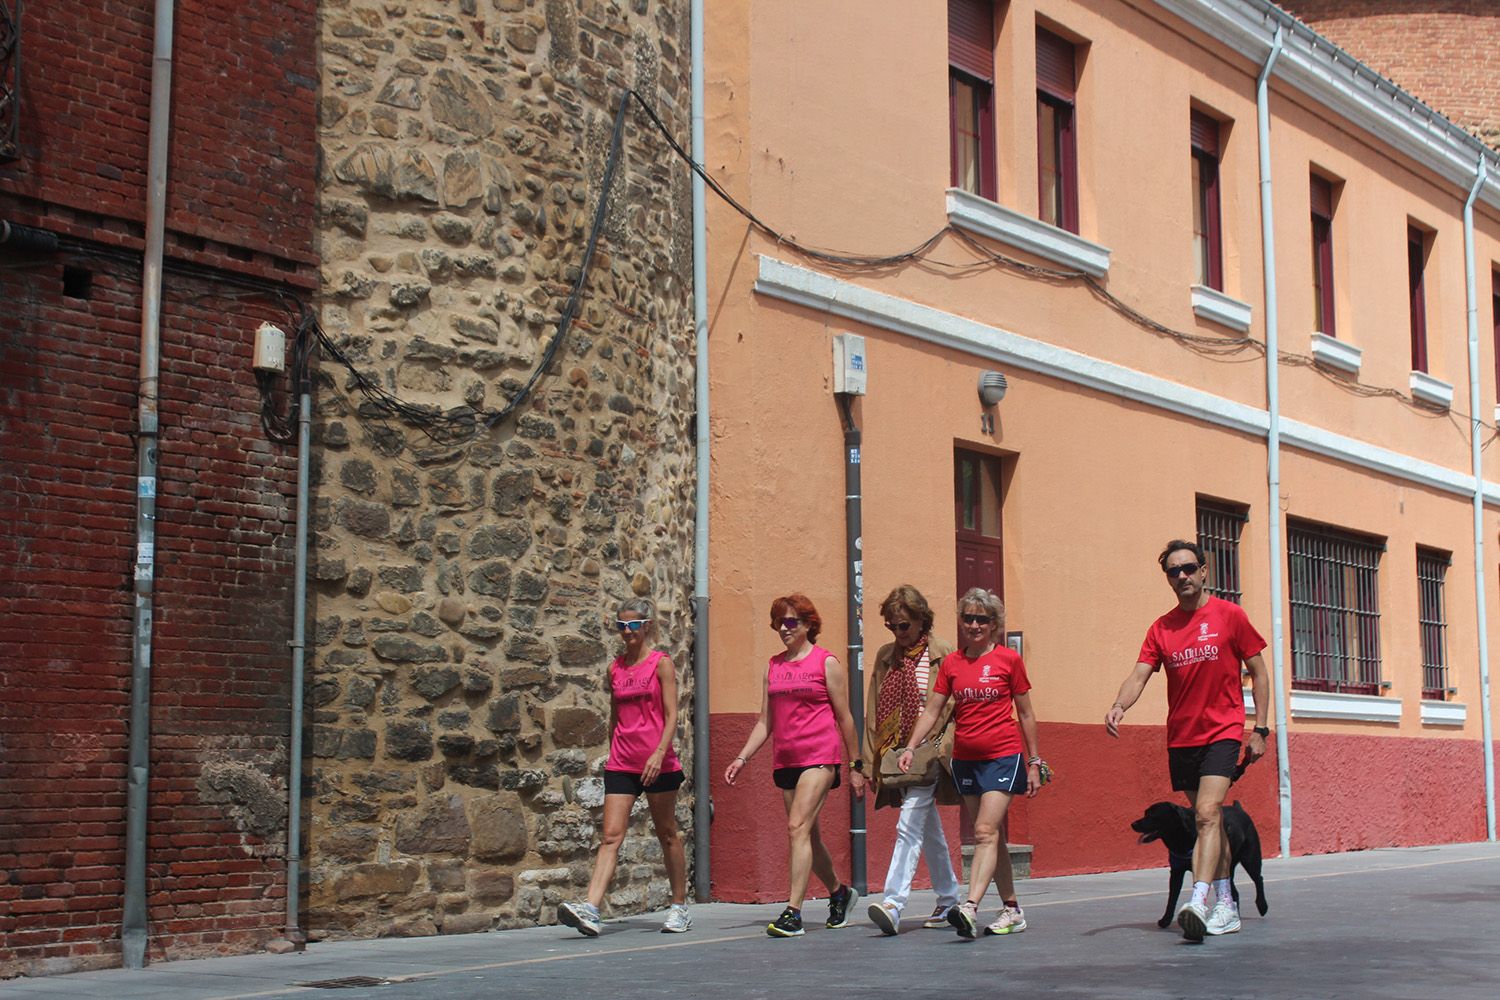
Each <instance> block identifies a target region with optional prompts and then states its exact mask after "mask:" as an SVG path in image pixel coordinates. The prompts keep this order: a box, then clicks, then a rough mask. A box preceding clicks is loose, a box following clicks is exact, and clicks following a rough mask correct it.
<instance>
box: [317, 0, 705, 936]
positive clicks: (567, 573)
mask: <svg viewBox="0 0 1500 1000" xmlns="http://www.w3.org/2000/svg"><path fill="white" fill-rule="evenodd" d="M688 31H689V23H688V12H687V5H686V3H684V2H681V0H673V2H660V0H629V2H628V3H627V2H620V3H608V2H598V0H453V2H447V0H411V2H405V3H402V2H393V0H388V2H384V3H379V2H359V0H325V2H324V4H323V8H322V73H321V76H322V89H321V99H320V109H319V110H320V135H321V146H322V156H323V161H322V174H321V179H320V192H319V233H320V240H321V246H320V251H321V256H322V260H323V274H322V279H323V303H322V308H321V317H322V322H323V325H324V328H325V329H326V330H327V332H328V333H329V334H330V336H332V337H333V338H334V339H335V340H336V341H338V342H339V343H340V344H341V345H343V347H344V349H345V350H346V352H347V353H348V355H349V356H350V358H351V359H352V360H353V362H354V363H355V365H356V366H357V367H358V368H359V369H360V370H361V371H362V372H365V373H366V374H368V375H369V376H370V377H371V378H372V379H374V380H375V381H377V382H378V383H379V384H380V385H381V386H383V387H384V388H385V389H387V390H389V391H391V392H394V393H396V394H398V395H399V396H400V397H401V398H402V399H404V400H406V401H408V402H411V403H416V404H424V405H432V406H434V407H437V408H441V409H445V410H449V409H453V408H459V407H472V408H475V409H480V410H486V409H488V410H493V409H497V408H499V407H500V406H502V405H503V404H504V403H505V401H507V400H508V399H510V398H512V397H513V395H514V394H515V393H516V392H517V391H518V390H519V389H520V387H521V385H522V383H523V382H524V381H525V380H526V378H527V376H528V375H529V373H530V371H531V370H532V368H533V366H534V365H536V364H537V363H538V359H539V357H540V355H541V352H542V350H543V348H544V347H545V344H546V342H547V340H548V338H549V337H550V336H551V335H552V333H553V332H554V330H555V329H556V324H557V320H558V316H559V313H560V311H561V309H562V305H563V303H564V301H565V300H566V298H567V294H568V290H569V286H570V284H571V282H572V281H573V280H574V278H575V277H576V275H577V274H578V267H579V264H580V261H581V259H582V255H583V245H584V241H585V238H586V236H587V234H588V231H589V228H590V225H591V222H592V217H593V212H594V208H595V205H596V203H597V200H598V197H599V194H600V184H601V178H602V175H603V171H604V163H605V157H606V153H607V149H608V144H609V134H610V128H611V126H612V123H613V118H614V111H615V108H616V107H617V102H618V101H619V100H620V99H621V97H622V94H623V91H624V88H625V87H627V86H629V87H634V88H636V89H637V90H639V91H640V92H641V93H642V94H644V95H645V96H646V97H647V99H648V100H650V101H651V102H652V103H653V104H654V105H655V106H656V107H657V109H658V110H659V112H660V113H661V115H662V117H663V118H664V119H665V120H666V121H667V123H668V124H669V126H670V127H671V128H672V129H673V130H674V131H675V133H676V134H677V135H678V136H679V137H680V138H681V139H683V140H684V141H685V139H686V137H687V135H688V129H689V123H688V110H689V107H688V99H689V95H688V74H689V66H688V60H687V56H688V46H687V39H688ZM689 195H690V185H689V182H688V175H687V174H686V172H685V169H684V167H683V165H682V164H681V163H680V162H678V161H677V160H675V159H674V158H673V157H672V155H671V153H670V151H669V150H668V148H667V146H666V145H665V143H664V142H663V141H662V140H661V138H660V136H659V135H657V134H656V133H654V132H653V131H652V129H651V126H650V125H649V123H648V122H647V121H646V119H645V118H644V116H642V115H640V114H639V113H638V111H636V110H634V109H632V111H631V113H630V115H629V118H628V126H627V133H626V143H625V152H624V156H623V160H622V163H621V171H620V173H619V176H618V177H617V179H616V183H615V189H614V194H613V196H612V197H611V200H610V204H609V210H608V221H607V225H606V227H605V238H604V240H603V241H602V242H601V244H600V249H599V255H598V257H597V259H596V261H595V264H594V268H593V271H592V274H591V277H590V279H589V283H588V287H587V291H586V294H585V296H584V298H583V304H582V307H581V309H580V310H579V315H578V318H577V321H576V322H575V324H574V326H573V328H572V332H571V333H570V334H569V335H568V336H567V338H566V341H565V343H564V344H563V346H562V349H561V351H560V352H559V354H558V358H557V360H556V362H555V363H554V364H553V365H552V367H551V369H550V370H549V371H548V372H547V374H546V376H545V377H544V378H543V379H542V381H541V382H540V383H539V385H538V386H537V390H536V392H535V393H534V394H533V395H532V396H531V397H530V398H529V399H528V400H527V401H526V403H525V404H524V405H523V406H522V407H521V409H520V410H519V412H518V413H517V414H515V415H514V416H512V417H511V418H510V419H509V420H507V421H505V422H504V423H502V424H501V425H500V426H497V427H495V428H494V429H493V430H481V431H479V432H478V433H476V434H473V435H471V436H468V437H466V438H463V439H461V440H458V441H450V440H443V439H441V438H440V437H439V438H437V439H434V438H433V437H431V436H429V435H427V434H426V433H424V432H423V431H422V430H421V429H420V428H417V427H414V426H413V425H411V424H410V423H408V422H403V421H401V420H398V419H395V418H389V417H381V416H380V415H379V414H378V413H376V412H375V410H374V408H372V407H371V406H369V405H368V404H367V402H366V401H365V400H364V398H363V397H361V396H360V394H359V393H358V392H356V391H355V387H354V384H353V382H352V381H351V379H350V376H349V373H348V372H347V370H344V369H342V368H340V367H339V366H338V365H336V364H333V363H331V362H330V361H329V360H328V359H326V358H325V359H324V360H323V362H322V381H321V384H320V388H319V392H318V399H317V409H318V414H319V415H318V419H317V427H316V434H317V445H316V449H315V453H316V458H317V469H318V474H317V483H318V486H317V498H316V504H315V528H316V536H315V539H316V554H315V557H314V567H313V574H314V576H315V581H314V586H313V596H312V602H313V603H312V613H313V615H314V617H315V623H316V624H315V628H314V632H315V642H316V648H315V650H314V653H313V656H312V659H311V663H312V674H311V681H310V688H309V710H310V713H311V723H312V725H311V735H312V746H311V754H312V776H311V782H310V789H309V808H308V823H309V845H308V849H309V866H308V881H309V886H308V892H309V899H308V913H309V925H310V928H311V930H312V932H313V934H314V935H319V934H338V933H347V934H355V935H360V936H370V935H387V934H431V933H437V932H441V933H455V932H463V931H473V930H483V929H487V928H490V927H493V926H510V925H516V924H526V923H533V922H538V921H540V922H548V921H551V920H553V919H555V913H556V906H557V904H558V903H559V902H561V901H562V900H565V899H569V898H576V897H577V896H579V895H581V893H582V890H583V888H584V886H585V885H586V884H587V881H588V872H589V868H590V865H591V862H592V858H593V851H594V846H595V843H596V828H597V826H598V823H599V818H600V813H599V807H600V805H601V802H602V799H603V787H602V781H601V778H600V775H601V774H602V768H603V763H604V756H605V752H606V749H607V748H606V740H607V730H608V721H609V696H608V686H607V683H606V667H607V664H608V661H609V659H610V657H611V656H612V655H613V654H614V651H615V644H616V640H615V639H614V638H613V632H612V629H611V628H609V627H608V626H609V623H610V622H612V621H613V614H614V610H615V607H616V605H617V603H618V602H619V601H620V600H622V599H624V598H626V597H629V596H632V595H647V596H650V597H652V598H653V599H655V600H656V601H657V603H658V605H659V606H660V608H661V624H660V628H661V636H660V641H661V643H662V644H663V645H664V646H665V648H667V649H669V650H670V651H671V653H672V654H673V657H674V659H675V660H676V661H677V663H678V666H679V673H680V675H682V678H683V680H682V685H681V691H680V694H681V699H680V703H681V718H682V725H681V727H680V730H679V732H680V740H679V744H678V745H679V748H680V752H682V753H683V757H684V761H685V763H686V764H687V765H688V768H689V783H688V784H687V785H685V786H684V789H683V793H682V795H681V797H680V805H679V810H678V812H679V818H680V819H681V821H682V824H683V828H684V835H685V839H687V841H688V844H689V848H691V830H690V826H689V820H690V818H691V804H692V794H691V790H692V780H691V779H692V772H691V762H690V760H689V759H688V758H689V757H690V755H689V754H687V753H686V752H683V749H682V748H686V747H690V746H691V727H690V720H691V711H690V705H691V695H692V691H691V683H690V677H689V676H688V668H689V665H690V662H691V657H690V652H689V645H688V644H689V640H690V621H689V613H690V604H689V598H690V595H691V591H692V573H691V570H692V524H693V508H692V499H693V467H692V444H693V433H692V425H691V421H692V416H693V414H692V406H693V379H692V311H691V229H690V212H691V203H690V197H689ZM639 807H640V808H639V810H638V813H637V815H636V818H635V822H634V823H633V825H632V827H631V832H630V837H629V839H628V840H627V842H626V845H625V848H624V850H623V851H622V854H621V866H620V873H619V876H618V877H617V879H616V881H615V884H614V888H613V891H612V894H611V896H610V898H609V908H610V909H612V910H613V911H614V912H616V913H620V912H628V911H632V910H639V909H642V908H644V907H657V906H662V905H665V901H666V897H667V888H666V882H665V877H664V874H663V873H662V869H661V865H660V848H659V847H658V845H657V843H656V840H655V838H654V836H652V834H651V831H650V828H649V820H647V819H646V818H645V814H644V803H643V802H642V803H640V804H639ZM689 861H690V864H691V855H690V858H689Z"/></svg>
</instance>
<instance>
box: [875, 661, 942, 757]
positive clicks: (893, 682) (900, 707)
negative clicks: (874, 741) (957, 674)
mask: <svg viewBox="0 0 1500 1000" xmlns="http://www.w3.org/2000/svg"><path fill="white" fill-rule="evenodd" d="M924 664H927V665H930V664H931V660H930V659H929V658H928V652H927V636H925V635H924V636H923V637H922V638H921V639H919V640H917V643H916V645H914V646H912V647H911V648H910V649H908V650H905V651H904V652H903V653H902V655H901V657H900V658H899V659H898V660H896V662H894V663H892V664H891V667H890V669H889V670H887V671H886V674H885V677H884V679H883V680H882V681H881V684H880V697H879V699H878V701H877V703H876V706H875V712H876V715H875V717H876V718H877V719H880V720H882V721H884V720H886V719H888V718H890V716H891V714H892V713H893V712H899V713H900V718H901V725H900V732H899V733H898V739H899V740H900V742H899V743H893V744H892V746H900V745H902V744H904V743H905V742H906V740H907V739H908V738H909V737H910V736H911V731H912V729H913V728H914V727H915V726H916V724H917V719H918V717H920V716H921V714H922V705H923V703H924V702H925V701H926V700H927V692H926V691H925V690H924V689H923V688H922V686H921V685H919V684H917V668H918V667H919V666H922V665H924Z"/></svg>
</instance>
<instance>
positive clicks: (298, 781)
mask: <svg viewBox="0 0 1500 1000" xmlns="http://www.w3.org/2000/svg"><path fill="white" fill-rule="evenodd" d="M294 353H295V354H297V355H300V353H301V352H300V351H298V352H294ZM297 369H298V370H297V372H296V375H297V379H298V381H299V382H300V383H301V384H300V385H298V386H297V390H298V398H297V550H296V552H297V555H296V564H295V566H294V568H293V570H292V641H291V643H290V645H291V647H292V734H291V748H290V749H289V750H288V752H287V756H288V758H289V764H288V770H287V779H286V816H287V820H286V937H287V940H288V941H291V942H292V943H293V944H296V945H300V944H303V943H304V942H305V941H306V938H305V937H304V936H303V934H302V925H301V921H300V919H299V912H298V911H299V907H300V901H301V896H302V684H303V674H304V668H305V662H306V659H305V658H306V651H307V492H308V490H307V483H308V468H307V466H308V445H309V443H310V441H311V438H312V433H311V425H312V395H311V393H310V392H309V391H308V390H309V386H308V375H307V372H306V371H305V370H304V369H303V367H302V366H301V365H298V366H297Z"/></svg>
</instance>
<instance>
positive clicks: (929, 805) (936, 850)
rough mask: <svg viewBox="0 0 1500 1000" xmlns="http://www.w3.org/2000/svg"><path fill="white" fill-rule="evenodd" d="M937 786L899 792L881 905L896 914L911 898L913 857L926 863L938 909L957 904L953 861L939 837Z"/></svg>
mask: <svg viewBox="0 0 1500 1000" xmlns="http://www.w3.org/2000/svg"><path fill="white" fill-rule="evenodd" d="M936 797H937V785H935V784H934V785H919V786H917V787H915V788H907V789H904V790H903V791H902V799H901V818H900V819H898V820H897V821H896V848H895V850H893V851H892V852H891V867H890V870H889V871H887V872H886V873H885V902H886V903H888V904H889V905H891V906H893V907H895V908H896V912H897V913H900V912H901V910H902V909H903V908H905V906H906V897H907V896H909V895H911V880H912V876H914V875H915V874H916V873H917V856H918V855H919V854H920V855H921V856H922V857H925V858H926V859H927V873H928V874H929V875H931V876H932V888H933V890H934V891H935V892H936V893H937V901H938V904H939V905H940V906H953V905H956V904H957V903H958V892H959V887H958V876H956V875H955V874H954V873H953V859H952V858H951V857H950V856H949V854H948V838H947V837H945V836H944V835H943V821H942V819H941V818H940V817H939V816H938V808H937V801H936Z"/></svg>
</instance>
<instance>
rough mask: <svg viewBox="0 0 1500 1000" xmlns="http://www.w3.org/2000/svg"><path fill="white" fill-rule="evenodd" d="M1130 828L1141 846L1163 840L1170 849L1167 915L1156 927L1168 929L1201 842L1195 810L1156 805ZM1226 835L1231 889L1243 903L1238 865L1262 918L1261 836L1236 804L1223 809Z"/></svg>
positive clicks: (1171, 804) (1163, 804) (1264, 901)
mask: <svg viewBox="0 0 1500 1000" xmlns="http://www.w3.org/2000/svg"><path fill="white" fill-rule="evenodd" d="M1130 828H1131V829H1132V830H1134V831H1135V832H1136V833H1138V834H1140V835H1141V838H1140V842H1141V843H1143V844H1149V843H1151V841H1153V840H1160V841H1161V842H1162V843H1163V844H1165V845H1166V847H1167V855H1168V856H1169V857H1170V858H1171V860H1172V875H1171V881H1170V882H1169V883H1168V885H1167V911H1166V912H1165V913H1163V914H1162V917H1161V919H1160V920H1158V921H1157V922H1156V926H1158V927H1165V926H1167V925H1168V924H1170V923H1171V922H1172V917H1173V916H1174V915H1175V914H1176V911H1177V896H1178V894H1179V893H1180V892H1182V877H1183V875H1185V874H1187V872H1188V871H1190V870H1191V869H1192V867H1193V845H1194V844H1196V843H1197V842H1198V824H1197V821H1196V820H1195V818H1194V816H1193V810H1191V809H1189V808H1188V807H1187V806H1180V805H1177V804H1176V803H1175V802H1157V803H1154V804H1153V805H1151V806H1148V807H1147V809H1146V814H1145V815H1144V816H1142V817H1141V818H1140V819H1138V820H1136V821H1135V822H1134V823H1131V824H1130ZM1224 835H1225V836H1226V837H1228V838H1229V879H1230V881H1229V888H1230V889H1231V891H1233V892H1234V901H1235V903H1236V904H1238V903H1239V901H1240V894H1239V890H1237V889H1235V888H1234V866H1235V865H1239V866H1240V867H1241V868H1243V869H1244V870H1245V874H1246V875H1249V876H1250V881H1252V882H1254V883H1255V909H1256V910H1257V911H1259V913H1260V915H1261V916H1265V915H1266V910H1268V909H1270V907H1268V906H1267V905H1266V887H1265V883H1264V882H1262V881H1261V877H1260V834H1259V833H1258V832H1256V829H1255V824H1254V823H1252V822H1251V821H1250V814H1249V813H1247V812H1245V810H1244V809H1242V808H1240V804H1239V802H1238V801H1236V802H1235V803H1234V804H1233V805H1227V806H1225V807H1224Z"/></svg>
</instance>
